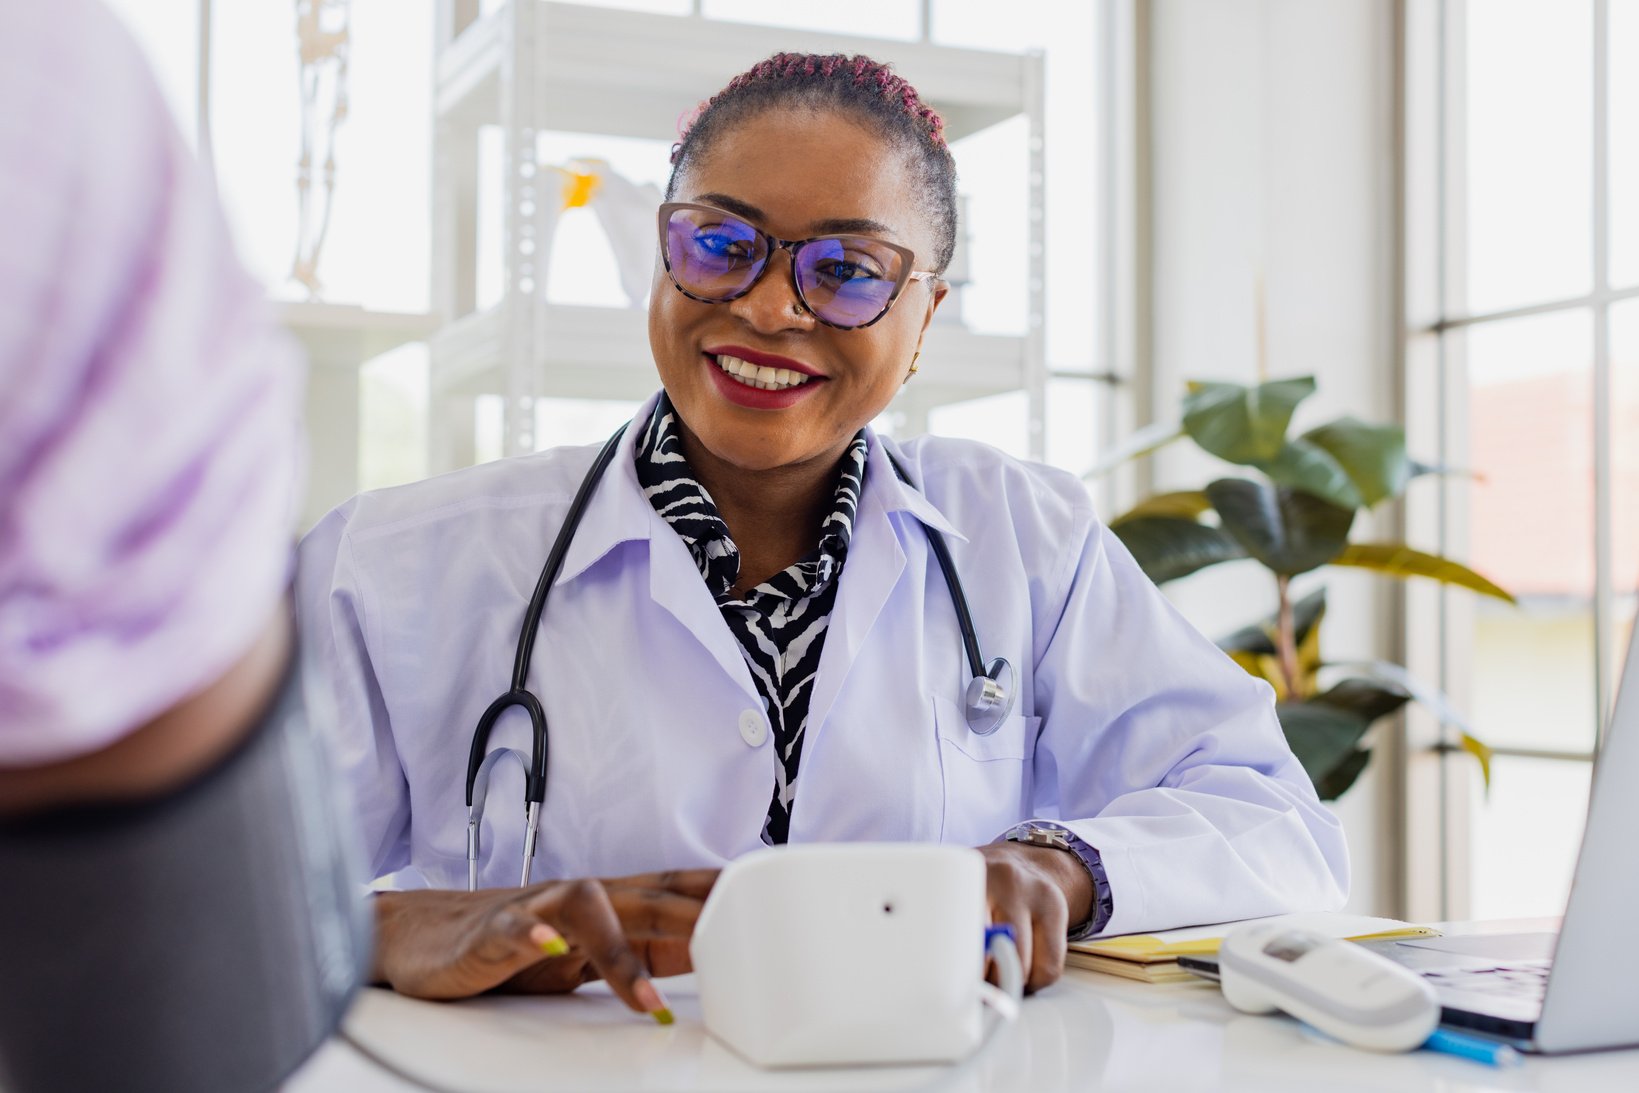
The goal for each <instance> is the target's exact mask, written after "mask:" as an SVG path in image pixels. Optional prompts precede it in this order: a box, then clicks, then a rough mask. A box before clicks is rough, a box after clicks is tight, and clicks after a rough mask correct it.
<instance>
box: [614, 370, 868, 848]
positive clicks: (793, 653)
mask: <svg viewBox="0 0 1639 1093" xmlns="http://www.w3.org/2000/svg"><path fill="white" fill-rule="evenodd" d="M865 452H866V443H865V432H864V430H861V431H860V433H859V435H857V436H855V437H854V441H853V443H852V444H850V445H849V446H848V451H847V453H846V454H845V455H844V456H843V457H842V468H841V471H840V473H839V475H838V478H837V490H836V501H835V504H834V505H833V507H832V509H831V512H830V514H829V515H827V516H826V517H825V520H824V521H823V522H822V523H821V524H820V538H819V544H818V545H817V546H816V547H815V548H814V549H813V550H812V551H811V552H809V554H808V555H806V556H805V557H804V558H803V559H802V560H801V561H798V562H796V563H795V564H794V565H792V566H790V567H789V568H787V569H785V570H782V571H781V572H779V573H776V574H774V576H772V577H770V578H769V579H768V580H766V581H764V582H763V583H762V584H759V585H758V586H757V587H756V588H753V589H752V590H751V591H749V592H747V593H746V594H745V596H744V598H742V599H736V598H734V596H733V595H732V593H731V590H732V589H733V587H734V583H735V582H736V581H737V580H739V579H740V552H739V550H738V549H737V548H736V547H735V545H734V540H733V539H731V538H729V534H728V525H727V524H725V523H724V522H723V518H722V517H721V516H720V515H719V514H718V512H717V506H716V504H715V503H714V502H713V501H712V499H711V495H710V494H709V493H707V492H706V489H705V487H704V486H702V485H700V483H699V482H697V481H695V479H694V473H693V471H691V470H690V469H689V464H688V461H687V460H686V459H684V458H683V444H682V437H681V435H680V433H679V432H678V426H677V417H676V411H675V410H673V409H672V404H671V400H670V399H668V398H667V397H666V396H665V395H662V396H661V397H660V402H659V404H658V405H656V406H655V409H654V415H653V416H652V417H651V418H650V419H649V422H648V424H647V425H646V426H645V427H644V429H643V433H642V435H641V436H640V437H639V438H638V441H637V477H638V481H639V482H640V483H641V484H642V486H643V494H644V496H645V497H647V498H648V499H649V504H651V505H653V506H654V510H655V511H656V512H658V513H659V514H660V515H661V517H662V518H664V519H665V521H666V523H667V524H669V525H671V528H672V530H673V531H675V532H677V534H678V537H679V538H681V539H682V540H683V543H684V544H685V545H686V546H687V547H688V548H689V553H690V554H691V555H693V556H694V564H695V565H696V566H698V567H699V569H700V576H701V577H703V578H705V582H706V587H707V588H708V589H710V590H711V594H712V597H713V598H714V599H716V601H717V606H718V608H719V610H721V611H722V613H723V620H724V621H725V622H727V623H728V628H729V630H730V631H732V632H733V634H734V636H735V638H736V639H738V640H739V643H740V651H741V652H742V653H743V654H744V655H745V659H746V666H747V667H749V668H750V669H751V678H752V679H753V680H754V681H755V682H756V684H757V691H758V693H759V694H761V695H762V698H763V705H764V706H765V707H766V708H767V709H768V719H769V722H770V724H771V725H772V726H773V728H774V749H775V754H776V756H777V757H778V761H777V762H776V763H775V764H774V794H773V799H772V800H770V802H769V805H768V819H767V820H766V821H765V822H764V824H763V832H762V837H763V841H764V842H765V843H769V844H777V843H783V842H786V841H787V839H789V837H790V834H791V808H792V805H793V803H794V802H795V800H796V794H797V765H798V763H799V762H800V761H801V759H802V737H803V730H804V729H805V728H806V727H807V723H808V700H809V697H810V695H811V694H812V692H813V684H814V672H815V670H816V669H817V668H818V667H819V659H820V650H821V649H822V648H823V647H824V645H825V629H826V624H827V623H828V622H829V621H830V618H831V607H832V605H833V604H835V602H836V598H837V579H838V577H839V576H840V574H841V572H842V563H843V559H844V558H845V557H846V555H847V553H848V540H849V537H850V536H851V535H852V534H853V530H854V512H855V509H856V508H857V507H858V505H859V491H860V486H861V485H862V484H863V482H864V480H865Z"/></svg>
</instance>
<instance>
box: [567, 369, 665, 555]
mask: <svg viewBox="0 0 1639 1093" xmlns="http://www.w3.org/2000/svg"><path fill="white" fill-rule="evenodd" d="M659 401H660V392H658V391H656V392H655V393H654V394H653V395H651V396H650V397H649V399H648V400H647V401H646V402H644V404H643V406H642V407H641V408H640V409H639V410H638V411H637V414H636V415H635V416H634V417H633V418H632V420H631V422H630V423H629V424H628V425H627V426H626V435H624V436H622V437H621V438H620V446H619V447H618V448H617V449H616V451H615V457H614V460H613V461H612V462H611V463H610V464H609V469H608V470H607V471H605V472H604V474H603V480H602V481H601V482H599V483H598V488H597V489H596V490H594V491H592V497H591V500H589V501H588V502H587V504H586V511H585V512H584V513H583V514H582V515H581V522H580V527H579V528H577V529H576V530H575V535H574V538H573V539H572V540H571V541H570V543H569V551H568V553H566V554H565V555H564V559H563V569H562V570H560V571H559V573H558V579H557V581H556V582H554V583H555V584H566V583H568V582H569V581H572V580H574V579H575V578H576V577H579V576H580V575H581V574H582V573H584V572H586V570H588V569H590V568H591V567H592V565H593V564H594V563H596V562H597V561H598V560H599V559H601V558H602V557H603V556H604V555H605V554H608V553H609V552H610V551H611V550H613V549H615V547H617V546H619V545H620V544H621V543H628V542H632V541H634V540H639V539H644V540H646V539H649V538H650V536H651V535H652V534H653V529H654V521H652V520H650V519H649V517H651V516H653V515H656V514H655V511H654V507H653V506H652V505H650V504H649V500H648V498H646V497H644V496H643V486H642V484H641V483H639V482H638V480H637V462H636V452H637V438H638V434H639V432H640V431H641V430H642V429H643V428H644V426H645V425H647V424H648V421H649V417H650V415H652V414H653V413H654V407H655V403H657V402H659ZM601 447H602V445H599V448H601ZM594 458H595V454H594ZM591 466H592V464H591V462H590V461H588V462H587V464H586V469H588V470H589V469H591ZM553 534H554V535H556V534H557V531H556V529H554V530H553Z"/></svg>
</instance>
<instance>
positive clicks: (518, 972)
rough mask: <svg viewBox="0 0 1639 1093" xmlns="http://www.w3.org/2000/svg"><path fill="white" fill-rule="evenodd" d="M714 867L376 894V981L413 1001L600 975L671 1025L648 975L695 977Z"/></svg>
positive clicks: (634, 1004)
mask: <svg viewBox="0 0 1639 1093" xmlns="http://www.w3.org/2000/svg"><path fill="white" fill-rule="evenodd" d="M716 880H717V870H715V869H692V870H680V871H676V872H667V873H645V874H642V875H639V876H634V877H620V878H618V879H614V880H603V881H598V880H590V879H582V880H551V881H543V882H541V883H539V884H533V885H530V886H529V887H528V888H493V889H487V890H484V891H479V892H448V891H431V890H428V891H413V892H379V893H377V894H376V895H375V897H374V904H375V920H376V944H375V961H374V964H373V966H372V968H371V982H373V983H378V984H383V985H386V986H390V987H392V988H393V989H394V990H396V991H398V992H399V993H400V994H407V995H410V996H412V997H415V998H429V999H451V998H468V997H471V996H472V995H475V994H482V993H484V992H485V991H490V990H497V989H499V990H507V991H518V992H522V993H530V994H556V993H564V992H568V991H572V990H574V989H575V988H576V987H578V986H580V985H581V984H582V983H586V982H589V981H590V980H593V979H598V978H602V979H604V980H605V981H607V982H608V984H609V986H610V988H611V989H612V990H613V991H614V992H615V994H616V995H618V996H619V997H620V999H621V1001H623V1002H625V1003H626V1004H627V1005H628V1006H630V1007H631V1008H632V1009H634V1010H636V1011H638V1012H639V1013H650V1014H654V1015H655V1017H656V1019H657V1020H660V1021H662V1022H669V1020H670V1017H671V1014H670V1011H669V1010H667V1009H666V1003H665V1000H664V999H663V998H661V996H660V992H659V991H658V990H656V989H655V986H654V984H653V983H651V982H650V981H649V977H650V976H651V975H655V976H667V975H681V974H683V973H684V972H687V971H690V970H691V966H690V964H689V936H690V935H691V934H692V933H693V932H694V923H695V920H696V919H698V918H699V917H700V908H701V907H702V906H703V905H704V903H705V899H706V896H707V895H708V894H709V893H710V892H711V886H712V884H713V883H714V882H715V881H716Z"/></svg>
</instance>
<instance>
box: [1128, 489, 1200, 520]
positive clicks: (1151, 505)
mask: <svg viewBox="0 0 1639 1093" xmlns="http://www.w3.org/2000/svg"><path fill="white" fill-rule="evenodd" d="M1211 507H1212V502H1211V501H1208V500H1207V498H1206V491H1205V490H1180V491H1178V492H1176V493H1158V494H1155V495H1154V496H1153V497H1146V498H1145V499H1144V500H1142V501H1140V502H1139V503H1138V504H1136V505H1134V506H1133V507H1132V508H1130V509H1128V510H1127V511H1126V512H1124V513H1122V514H1121V515H1120V516H1117V517H1116V518H1115V519H1114V520H1111V521H1110V527H1111V528H1118V527H1120V526H1121V525H1122V524H1124V523H1126V522H1127V521H1129V520H1137V519H1139V518H1140V517H1144V516H1168V517H1172V518H1175V519H1179V520H1194V519H1196V518H1197V517H1199V516H1200V515H1201V514H1202V513H1203V512H1206V511H1207V510H1208V509H1210V508H1211Z"/></svg>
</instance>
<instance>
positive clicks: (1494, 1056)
mask: <svg viewBox="0 0 1639 1093" xmlns="http://www.w3.org/2000/svg"><path fill="white" fill-rule="evenodd" d="M1423 1047H1425V1048H1427V1049H1428V1050H1429V1051H1441V1052H1444V1053H1445V1054H1447V1055H1458V1056H1461V1057H1462V1058H1464V1059H1472V1060H1474V1061H1475V1062H1476V1063H1485V1064H1487V1065H1488V1066H1519V1065H1520V1064H1521V1063H1522V1062H1524V1060H1523V1059H1521V1058H1520V1053H1519V1052H1517V1051H1515V1050H1514V1049H1513V1048H1511V1047H1509V1046H1508V1045H1507V1044H1499V1043H1497V1042H1496V1041H1495V1040H1484V1039H1481V1038H1480V1037H1478V1036H1469V1035H1467V1034H1466V1033H1461V1032H1452V1031H1451V1030H1449V1029H1443V1028H1437V1029H1435V1030H1434V1034H1433V1035H1431V1036H1430V1037H1429V1038H1428V1039H1427V1040H1425V1041H1424V1042H1423Z"/></svg>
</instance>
